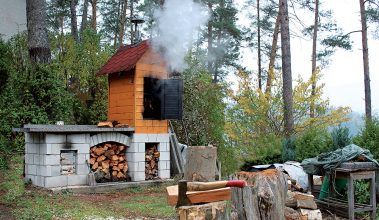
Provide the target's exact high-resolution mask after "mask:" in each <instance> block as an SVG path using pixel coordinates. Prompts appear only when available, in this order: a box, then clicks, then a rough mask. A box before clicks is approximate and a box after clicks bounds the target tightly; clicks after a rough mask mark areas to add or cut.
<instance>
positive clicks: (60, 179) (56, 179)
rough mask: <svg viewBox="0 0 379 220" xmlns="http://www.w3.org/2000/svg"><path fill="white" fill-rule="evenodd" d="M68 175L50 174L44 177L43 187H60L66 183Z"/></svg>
mask: <svg viewBox="0 0 379 220" xmlns="http://www.w3.org/2000/svg"><path fill="white" fill-rule="evenodd" d="M67 177H68V176H50V177H45V187H47V188H52V187H60V186H67V185H68V178H67Z"/></svg>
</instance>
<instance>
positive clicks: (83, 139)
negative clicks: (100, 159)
mask: <svg viewBox="0 0 379 220" xmlns="http://www.w3.org/2000/svg"><path fill="white" fill-rule="evenodd" d="M89 138H90V137H89V134H69V135H67V143H71V144H89Z"/></svg>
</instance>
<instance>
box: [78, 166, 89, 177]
mask: <svg viewBox="0 0 379 220" xmlns="http://www.w3.org/2000/svg"><path fill="white" fill-rule="evenodd" d="M88 173H89V168H88V165H87V164H78V165H76V174H78V175H87V174H88Z"/></svg>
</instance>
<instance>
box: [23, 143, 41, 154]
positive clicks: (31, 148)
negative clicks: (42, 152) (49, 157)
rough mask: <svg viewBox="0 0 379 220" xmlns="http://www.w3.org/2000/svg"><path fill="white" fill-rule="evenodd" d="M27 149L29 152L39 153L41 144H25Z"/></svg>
mask: <svg viewBox="0 0 379 220" xmlns="http://www.w3.org/2000/svg"><path fill="white" fill-rule="evenodd" d="M25 151H26V153H28V154H39V145H38V144H31V143H26V144H25Z"/></svg>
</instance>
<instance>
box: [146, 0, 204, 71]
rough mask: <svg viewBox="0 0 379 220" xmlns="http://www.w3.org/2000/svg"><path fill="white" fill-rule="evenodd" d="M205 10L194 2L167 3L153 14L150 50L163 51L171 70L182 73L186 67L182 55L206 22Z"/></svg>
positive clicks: (170, 1) (169, 1)
mask: <svg viewBox="0 0 379 220" xmlns="http://www.w3.org/2000/svg"><path fill="white" fill-rule="evenodd" d="M208 18H209V15H208V10H207V9H206V7H204V6H203V5H201V4H199V3H195V2H193V0H166V1H165V4H164V7H163V9H158V10H156V11H155V13H154V19H155V21H156V25H155V27H154V31H155V32H157V33H158V36H157V37H155V38H153V40H152V43H153V47H154V48H155V49H156V50H163V53H164V56H165V59H166V60H167V62H168V67H169V68H170V70H171V71H178V72H181V71H182V70H183V69H184V68H185V67H186V63H185V56H186V54H187V52H188V50H189V49H190V48H191V46H192V43H193V41H194V39H193V36H194V35H195V34H197V33H198V31H199V29H200V27H201V26H202V25H205V24H206V23H207V21H208Z"/></svg>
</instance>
